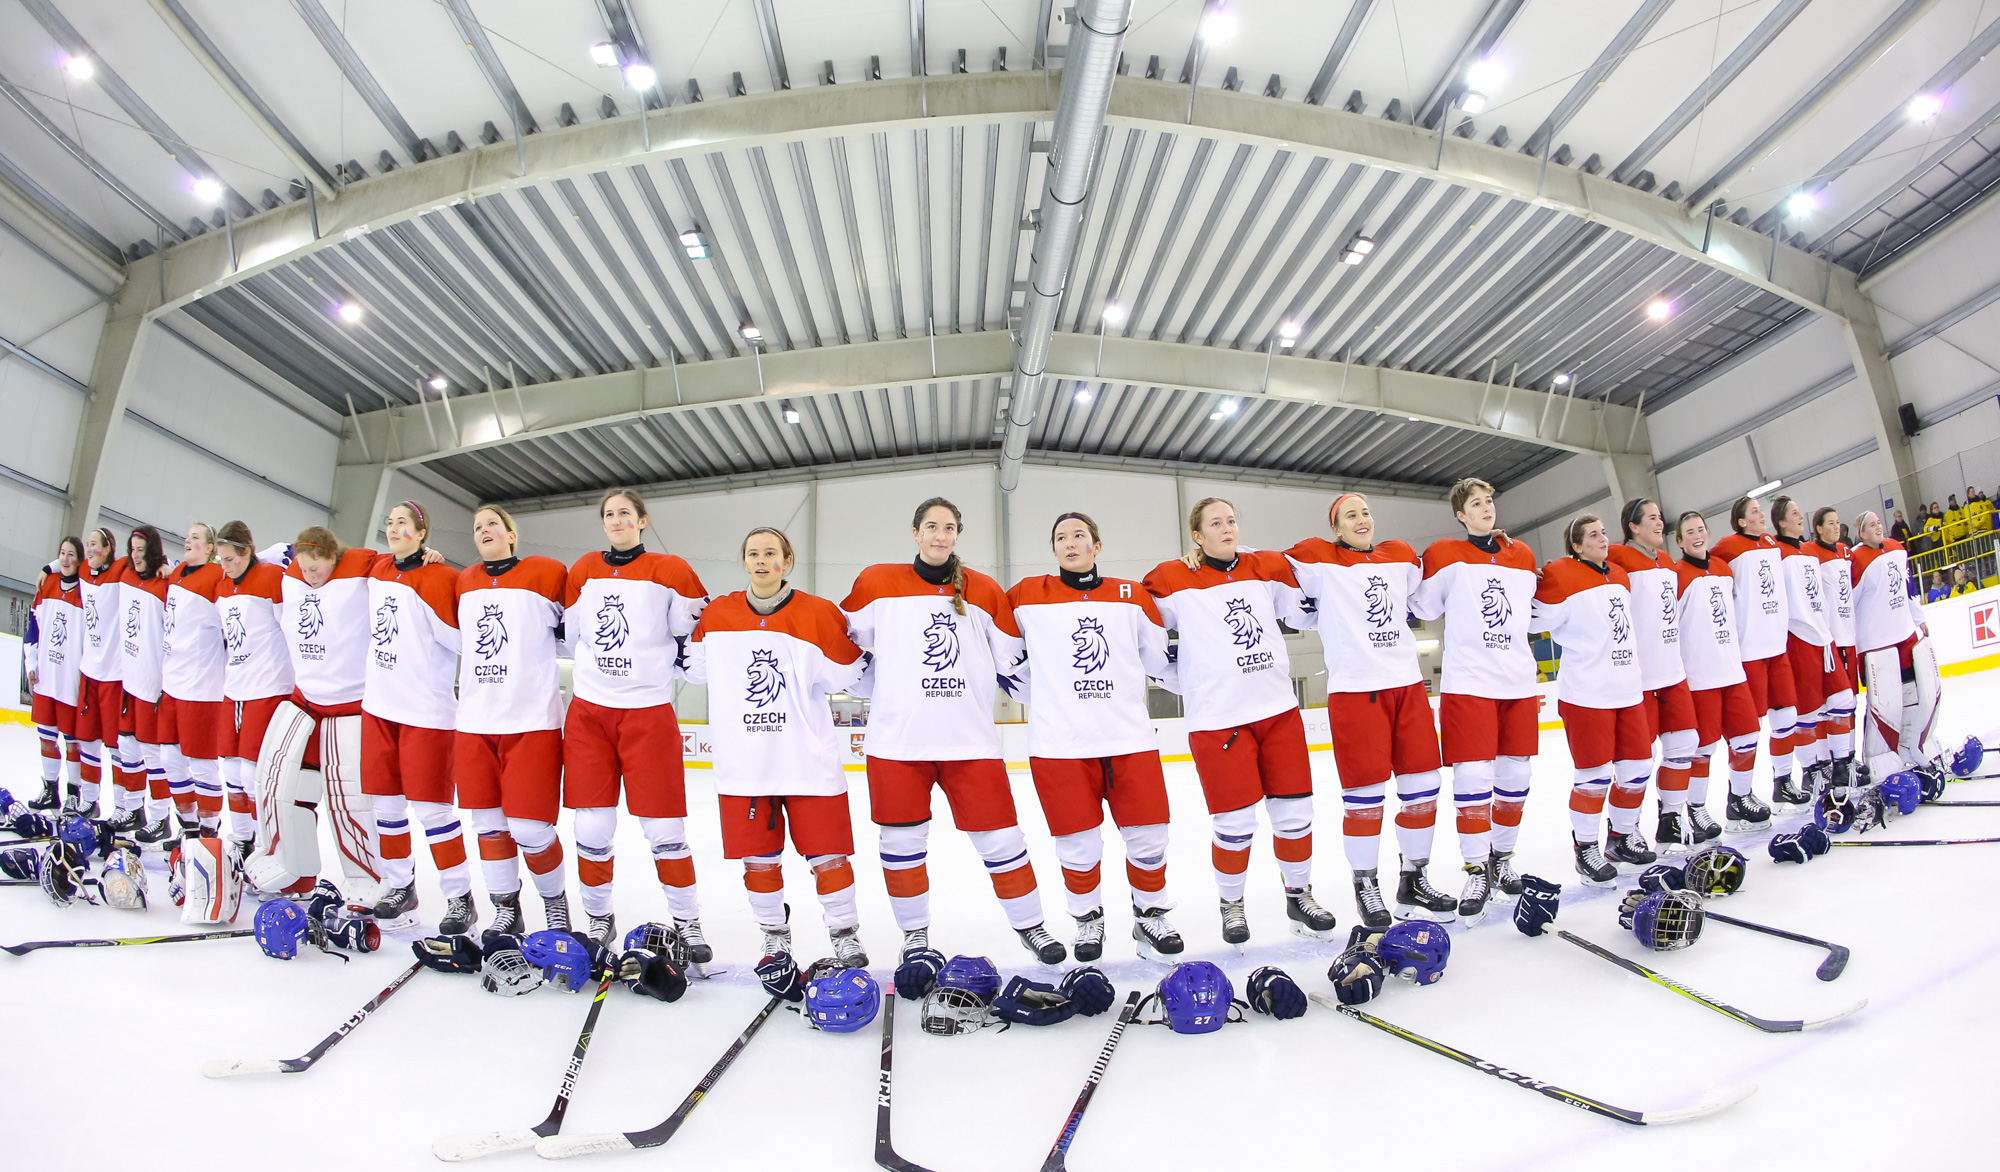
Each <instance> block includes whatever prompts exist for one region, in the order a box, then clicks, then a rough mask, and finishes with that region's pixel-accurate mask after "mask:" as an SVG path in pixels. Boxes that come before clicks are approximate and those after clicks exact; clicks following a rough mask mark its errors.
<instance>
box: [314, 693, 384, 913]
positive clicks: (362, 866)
mask: <svg viewBox="0 0 2000 1172" xmlns="http://www.w3.org/2000/svg"><path fill="white" fill-rule="evenodd" d="M319 759H320V769H321V770H322V771H323V772H324V773H325V775H326V805H327V812H328V818H329V822H330V824H331V826H332V827H333V842H334V846H335V847H337V848H338V849H339V852H340V870H341V873H342V874H343V875H345V876H346V877H347V882H348V886H349V887H350V888H353V889H356V890H359V889H363V888H366V887H367V886H368V885H370V884H379V883H380V882H381V880H382V846H381V838H380V832H379V831H377V830H376V828H375V804H374V799H373V798H370V797H369V796H368V795H367V794H365V793H362V792H361V718H360V717H359V716H329V717H325V718H323V719H322V720H321V721H320V722H319Z"/></svg>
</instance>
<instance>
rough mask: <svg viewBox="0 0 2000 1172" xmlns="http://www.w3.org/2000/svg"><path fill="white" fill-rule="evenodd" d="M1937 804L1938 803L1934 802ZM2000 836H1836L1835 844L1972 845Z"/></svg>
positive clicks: (1996, 840)
mask: <svg viewBox="0 0 2000 1172" xmlns="http://www.w3.org/2000/svg"><path fill="white" fill-rule="evenodd" d="M1932 804H1933V805H1935V804H1936V803H1932ZM1979 842H2000V838H1836V839H1834V840H1833V845H1835V846H1971V845H1972V844H1974V843H1979Z"/></svg>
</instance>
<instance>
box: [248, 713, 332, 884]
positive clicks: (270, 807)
mask: <svg viewBox="0 0 2000 1172" xmlns="http://www.w3.org/2000/svg"><path fill="white" fill-rule="evenodd" d="M313 723H314V722H313V718H312V716H311V715H310V714H308V713H307V712H306V711H305V710H304V709H302V708H300V707H299V706H298V705H296V704H293V703H292V702H291V701H289V700H287V701H284V702H282V703H280V704H279V705H278V710H277V711H276V712H274V713H272V714H271V722H270V724H268V725H266V726H265V728H264V740H263V743H262V744H261V745H259V746H258V749H257V778H256V780H257V849H256V851H255V852H254V853H253V854H252V855H251V856H250V861H249V864H248V866H247V875H248V878H249V880H250V883H251V885H252V886H254V887H256V888H257V889H258V890H260V891H284V890H286V889H287V888H290V887H293V886H296V885H297V884H298V883H299V881H300V880H302V879H303V880H311V879H313V878H315V877H317V876H318V875H319V838H318V831H317V819H316V817H315V814H314V811H315V809H316V808H317V807H318V805H319V803H320V800H321V796H322V793H321V787H322V782H321V779H320V773H319V771H318V770H316V769H307V768H306V767H305V764H304V762H305V755H306V745H307V744H308V742H310V741H311V739H312V733H313Z"/></svg>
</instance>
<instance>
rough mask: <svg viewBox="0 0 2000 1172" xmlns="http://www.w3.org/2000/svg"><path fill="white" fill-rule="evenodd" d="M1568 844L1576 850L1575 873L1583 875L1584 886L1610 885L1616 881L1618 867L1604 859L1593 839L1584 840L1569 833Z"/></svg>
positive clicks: (1613, 884)
mask: <svg viewBox="0 0 2000 1172" xmlns="http://www.w3.org/2000/svg"><path fill="white" fill-rule="evenodd" d="M1570 844H1571V847H1572V848H1573V849H1574V850H1575V851H1576V873H1577V874H1579V875H1581V876H1583V882H1584V884H1585V885H1586V886H1589V887H1612V886H1615V885H1616V884H1617V883H1618V868H1617V867H1614V866H1612V865H1611V864H1610V863H1608V862H1606V861H1605V859H1604V852H1603V851H1601V850H1599V849H1598V847H1597V841H1596V840H1595V839H1592V840H1591V841H1589V842H1585V841H1584V840H1583V839H1580V838H1577V837H1576V836H1575V835H1571V836H1570Z"/></svg>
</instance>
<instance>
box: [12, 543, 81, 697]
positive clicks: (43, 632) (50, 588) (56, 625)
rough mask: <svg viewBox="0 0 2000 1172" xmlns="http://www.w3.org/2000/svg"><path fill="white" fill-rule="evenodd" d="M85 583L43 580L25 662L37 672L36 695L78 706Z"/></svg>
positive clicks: (25, 640)
mask: <svg viewBox="0 0 2000 1172" xmlns="http://www.w3.org/2000/svg"><path fill="white" fill-rule="evenodd" d="M83 641H84V635H83V584H82V581H81V580H80V579H78V578H71V579H69V583H68V585H64V584H63V577H62V575H61V574H50V575H49V576H48V577H46V578H43V579H42V588H41V589H40V590H38V591H36V593H35V603H34V608H33V609H32V610H30V611H29V612H28V630H27V633H26V634H25V635H24V636H22V639H21V659H22V663H23V665H24V666H26V667H28V668H30V669H32V670H33V671H34V673H35V692H36V694H37V695H42V696H47V697H48V698H49V699H51V700H55V701H58V702H60V703H63V704H69V705H72V706H74V705H75V704H76V703H77V702H78V700H79V699H80V698H81V697H82V695H83Z"/></svg>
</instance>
